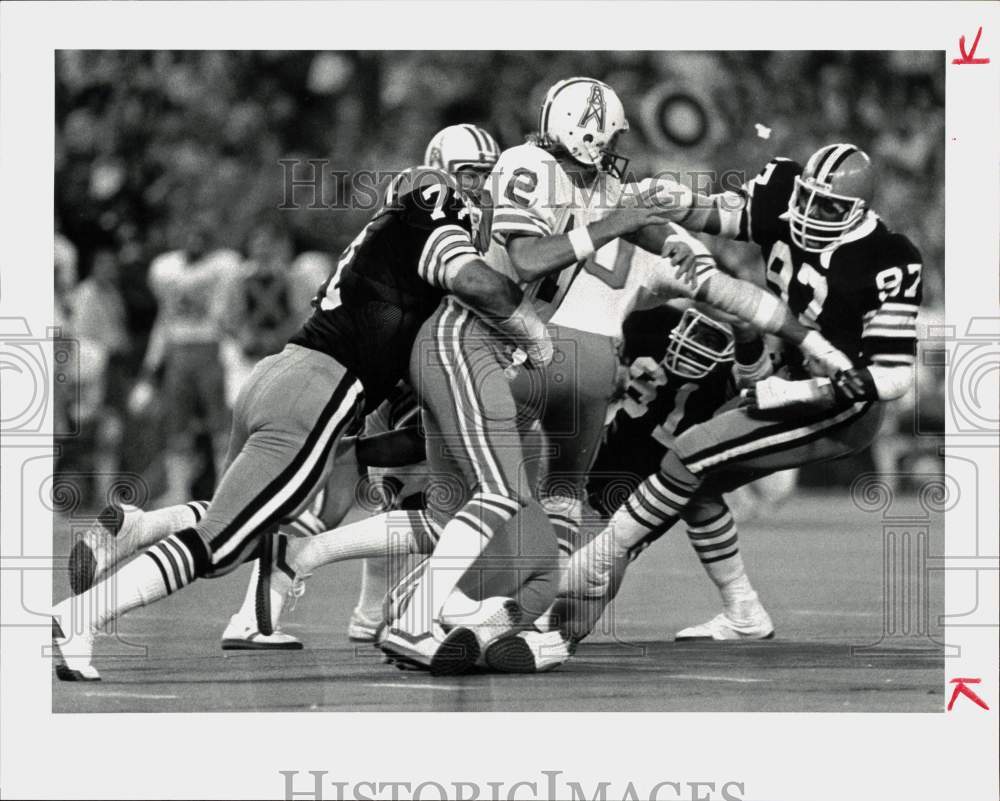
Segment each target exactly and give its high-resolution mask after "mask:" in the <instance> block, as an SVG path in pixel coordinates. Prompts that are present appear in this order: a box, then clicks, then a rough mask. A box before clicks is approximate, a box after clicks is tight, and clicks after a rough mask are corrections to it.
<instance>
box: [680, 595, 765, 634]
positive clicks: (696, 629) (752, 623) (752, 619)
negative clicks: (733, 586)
mask: <svg viewBox="0 0 1000 801" xmlns="http://www.w3.org/2000/svg"><path fill="white" fill-rule="evenodd" d="M772 637H774V624H773V623H771V616H770V615H769V614H768V613H767V610H766V609H764V607H763V606H761V605H760V604H757V606H756V608H755V609H754V610H753V612H752V613H751V614H750V615H748V616H746V617H741V618H739V619H737V618H734V617H730V616H729V614H727V613H726V612H722V613H721V614H718V615H716V616H715V617H713V618H712V619H711V620H709V621H708V622H707V623H702V624H701V625H700V626H689V627H688V628H686V629H681V630H680V631H678V632H677V635H676V636H675V637H674V639H675V640H676V641H677V642H684V641H690V640H770V639H771V638H772Z"/></svg>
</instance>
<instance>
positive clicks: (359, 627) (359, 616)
mask: <svg viewBox="0 0 1000 801" xmlns="http://www.w3.org/2000/svg"><path fill="white" fill-rule="evenodd" d="M381 625H382V621H381V620H375V619H373V618H370V617H368V615H366V614H364V613H363V612H361V611H359V610H358V609H355V610H354V612H353V613H351V621H350V623H348V624H347V639H349V640H350V641H351V642H371V643H373V642H375V641H376V640H377V639H378V630H379V628H380V627H381Z"/></svg>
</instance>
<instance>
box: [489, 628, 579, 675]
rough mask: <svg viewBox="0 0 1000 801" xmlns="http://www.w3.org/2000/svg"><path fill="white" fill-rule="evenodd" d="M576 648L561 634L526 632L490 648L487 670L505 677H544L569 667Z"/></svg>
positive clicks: (512, 636) (510, 636) (501, 638)
mask: <svg viewBox="0 0 1000 801" xmlns="http://www.w3.org/2000/svg"><path fill="white" fill-rule="evenodd" d="M574 650H575V645H574V644H573V643H571V642H570V641H569V640H567V639H566V638H565V637H563V636H562V634H560V633H559V632H558V631H548V632H544V633H543V632H540V631H522V632H520V633H518V634H508V635H506V636H504V637H500V638H498V639H496V640H494V641H493V642H492V643H490V644H489V646H488V647H487V648H486V653H485V659H486V664H487V666H489V667H491V668H492V669H493V670H499V671H500V672H502V673H544V672H546V671H549V670H554V669H555V668H557V667H559V666H560V665H563V664H565V663H566V662H567V661H568V660H569V658H570V657H571V656H572V655H573V651H574Z"/></svg>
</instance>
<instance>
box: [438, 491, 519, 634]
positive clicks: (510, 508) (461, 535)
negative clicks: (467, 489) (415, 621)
mask: <svg viewBox="0 0 1000 801" xmlns="http://www.w3.org/2000/svg"><path fill="white" fill-rule="evenodd" d="M520 508H521V507H520V504H519V503H518V502H517V501H516V500H514V499H513V498H512V497H510V496H508V495H498V494H495V493H487V492H477V493H476V494H475V495H473V496H472V498H470V499H469V502H468V503H467V504H466V505H465V506H463V507H462V509H461V511H459V512H458V514H456V515H455V516H454V517H453V518H452V519H451V521H450V522H449V523H448V524H447V525H446V526H445V527H444V530H443V531H442V532H441V539H440V540H438V543H437V547H435V549H434V553H432V554H431V556H430V557H429V558H428V565H427V573H426V575H427V576H428V581H429V582H430V602H431V603H430V610H431V613H432V615H433V616H434V617H437V615H438V614H439V613H440V612H441V609H442V608H443V607H444V604H445V602H446V601H447V600H448V596H449V595H451V593H452V590H454V589H455V587H457V586H458V582H459V581H460V580H461V578H462V576H463V575H465V573H466V572H467V571H468V569H469V568H470V567H472V563H473V562H475V561H476V559H478V558H479V556H480V555H481V554H482V552H483V549H484V548H485V547H486V544H487V543H488V542H489V541H490V540H491V539H492V538H493V534H494V533H495V532H496V531H498V530H499V529H500V528H501V527H502V526H503V525H504V524H506V523H507V522H508V521H509V520H510V519H511V518H513V517H514V515H515V514H517V513H518V511H520Z"/></svg>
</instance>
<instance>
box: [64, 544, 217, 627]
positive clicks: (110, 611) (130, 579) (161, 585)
mask: <svg viewBox="0 0 1000 801" xmlns="http://www.w3.org/2000/svg"><path fill="white" fill-rule="evenodd" d="M185 535H188V536H185ZM190 535H194V537H195V538H197V539H198V544H197V545H196V546H195V547H194V548H192V545H194V543H193V541H192V540H191V536H190ZM198 546H200V547H198ZM207 558H208V555H207V549H206V548H205V546H204V544H202V543H201V540H200V538H198V535H197V534H195V532H194V530H193V529H187V530H185V531H184V532H181V534H180V535H177V534H173V535H171V536H170V537H168V538H167V539H165V540H163V542H159V543H157V544H156V545H154V546H153V547H152V548H150V549H149V550H147V551H146V552H145V553H143V554H140V556H139V557H138V558H136V559H134V560H132V561H131V562H129V563H128V564H126V565H125V566H124V567H122V568H120V569H119V570H118V572H117V573H114V574H113V575H111V576H108V577H107V578H106V579H105V580H104V581H102V582H100V583H98V584H97V585H95V586H94V587H93V588H91V589H90V590H88V591H87V592H85V593H84V594H83V595H82V596H81V600H80V603H81V604H83V605H84V608H87V609H89V610H90V619H91V621H92V624H93V626H94V628H95V629H97V630H104V629H106V628H108V627H109V626H110V625H111V624H112V623H113V622H114V621H115V620H116V619H117V618H119V617H121V616H122V615H124V614H125V613H126V612H130V611H132V610H133V609H136V608H138V607H140V606H148V605H149V604H151V603H154V602H156V601H159V600H160V599H162V598H166V597H167V596H168V595H170V594H171V593H173V592H176V591H177V590H179V589H180V588H181V587H184V586H187V585H188V584H190V583H191V582H192V581H194V579H195V577H196V575H197V573H198V571H199V569H203V567H204V564H205V562H206V561H207Z"/></svg>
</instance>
